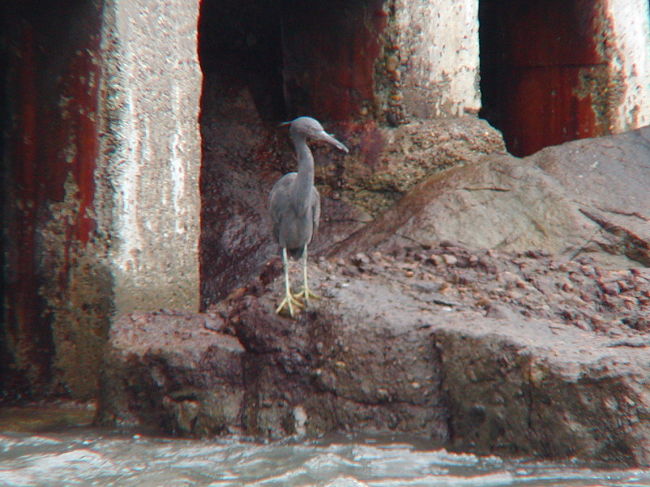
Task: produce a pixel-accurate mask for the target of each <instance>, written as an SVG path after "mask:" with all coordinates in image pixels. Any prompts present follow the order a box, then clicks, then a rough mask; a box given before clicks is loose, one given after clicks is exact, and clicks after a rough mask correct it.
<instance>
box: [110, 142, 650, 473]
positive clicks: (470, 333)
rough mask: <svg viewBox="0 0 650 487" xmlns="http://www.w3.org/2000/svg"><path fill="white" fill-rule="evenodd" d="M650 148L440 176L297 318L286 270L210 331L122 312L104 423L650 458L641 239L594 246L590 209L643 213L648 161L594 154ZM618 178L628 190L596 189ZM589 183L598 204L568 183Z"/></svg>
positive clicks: (315, 276)
mask: <svg viewBox="0 0 650 487" xmlns="http://www.w3.org/2000/svg"><path fill="white" fill-rule="evenodd" d="M646 142H647V130H646V129H644V130H641V131H637V132H635V133H631V134H627V135H626V136H624V137H623V136H622V137H621V138H607V139H603V140H596V141H592V143H593V144H594V147H595V148H594V149H590V148H589V147H588V145H589V144H588V142H580V144H585V146H584V147H582V146H579V145H576V144H578V143H572V144H567V145H566V146H564V148H555V149H553V150H549V151H548V152H542V153H540V154H538V155H537V156H536V157H537V158H539V159H536V158H534V157H532V158H529V159H526V160H523V161H522V160H516V159H514V158H510V157H507V156H499V157H497V156H490V158H489V159H487V160H486V161H485V162H483V163H480V164H475V165H473V166H466V167H460V168H454V169H451V170H450V171H447V172H445V173H443V174H442V175H441V176H438V177H435V178H433V179H430V180H429V181H427V182H425V183H424V184H422V185H421V186H419V187H418V188H417V189H415V190H414V191H413V192H412V193H411V194H409V195H408V196H406V197H405V198H404V200H402V202H401V203H399V204H398V206H397V207H396V208H395V209H394V210H391V211H389V212H388V213H387V214H386V215H385V216H384V217H382V218H380V219H379V220H378V221H377V222H376V223H373V224H370V225H368V226H367V227H366V229H364V230H363V231H361V232H359V233H358V234H356V235H354V236H353V237H352V238H350V239H348V240H347V241H346V242H345V243H344V244H341V245H339V246H338V248H337V253H336V254H335V257H334V258H332V259H330V260H327V259H321V260H320V261H319V264H318V266H316V265H312V266H311V269H310V277H311V285H312V287H313V289H314V290H315V291H316V292H317V293H319V294H320V295H322V296H323V299H322V300H318V301H315V302H314V303H312V304H311V306H310V308H309V309H308V310H306V311H304V312H302V313H301V314H300V315H299V316H298V318H297V319H295V320H292V319H288V318H284V317H280V316H277V315H276V314H275V313H274V308H275V305H276V304H277V297H278V296H280V294H281V292H282V290H283V289H282V284H283V283H282V282H281V280H279V279H273V276H274V275H275V274H276V273H277V270H278V269H279V266H277V265H275V264H274V263H272V264H271V265H269V266H267V268H266V269H265V270H264V272H263V273H262V275H260V277H259V278H258V279H256V280H252V281H250V282H249V284H248V285H247V286H245V287H242V288H240V289H238V290H237V291H236V292H234V293H231V294H230V296H229V298H228V299H226V300H224V301H222V302H220V303H219V304H218V305H217V306H216V307H214V309H213V310H212V311H211V312H213V313H216V315H215V316H219V318H218V319H216V318H213V320H216V321H217V322H215V323H213V324H210V325H207V326H206V324H205V323H204V322H203V321H202V320H204V319H205V315H192V316H190V315H164V314H156V315H140V316H136V317H134V318H130V317H126V318H123V319H122V320H120V322H119V326H117V327H116V328H115V329H114V330H113V333H112V335H111V341H110V344H109V348H108V353H107V368H106V373H105V376H104V381H105V389H106V391H108V392H107V393H105V398H104V400H103V401H102V405H101V406H100V417H101V418H103V419H104V420H105V421H108V422H111V421H118V422H119V421H122V422H123V423H126V424H138V423H142V422H144V423H148V424H157V425H158V426H159V427H163V428H165V429H166V431H175V432H177V433H183V434H194V435H196V434H210V433H215V432H227V431H237V432H243V433H246V434H252V435H259V436H263V437H282V436H286V435H291V434H296V433H297V434H303V433H304V434H309V435H319V434H323V433H328V432H339V431H359V432H369V431H374V432H394V433H407V434H412V435H417V436H420V437H426V438H429V439H430V440H431V441H432V443H435V444H436V445H443V444H444V445H446V446H448V447H451V448H457V449H462V450H465V449H470V450H473V451H478V452H483V453H488V452H489V453H503V454H526V455H537V456H541V457H546V458H568V457H577V458H580V459H584V460H597V461H603V460H604V461H612V462H623V463H628V464H637V465H650V353H648V350H649V349H650V335H649V334H648V330H649V328H650V324H649V321H648V320H649V318H650V273H649V272H650V270H649V269H648V268H647V267H640V266H639V262H642V263H643V262H645V260H644V259H645V257H643V256H644V255H645V254H644V253H643V249H644V246H643V245H644V244H643V241H644V240H643V231H644V229H643V228H641V229H640V230H639V229H638V228H635V229H632V227H631V226H626V227H624V228H625V231H626V232H628V233H621V231H619V230H616V232H613V233H611V232H607V233H605V234H598V231H599V229H600V228H601V227H600V225H597V224H596V223H594V221H593V220H592V219H589V218H586V217H585V213H584V212H585V211H587V212H589V211H599V212H601V213H602V214H606V215H610V214H611V215H614V216H612V218H614V217H616V216H621V217H625V218H628V217H629V218H632V219H638V220H643V219H644V218H646V215H648V204H650V202H649V201H648V200H647V198H646V199H644V198H642V196H643V194H641V191H642V189H643V185H642V184H638V183H637V182H636V181H634V182H633V181H629V184H625V183H624V181H625V179H626V178H628V179H630V178H631V179H635V180H643V179H644V178H646V174H647V172H646V171H647V168H648V166H647V161H648V160H650V159H646V160H642V161H640V162H639V165H636V166H634V165H633V166H630V164H629V162H628V161H627V160H625V161H618V162H617V161H616V160H613V159H612V160H610V163H609V165H608V167H607V171H613V172H611V173H610V172H607V171H606V172H603V173H602V174H600V175H599V174H597V173H596V172H594V171H597V170H598V167H599V165H594V162H593V161H592V162H591V163H588V160H587V159H585V157H586V156H585V154H590V152H589V151H590V150H595V151H596V152H597V153H599V154H601V153H603V151H605V149H607V144H617V146H618V145H620V147H621V150H622V151H624V152H625V151H626V150H628V152H626V154H627V155H628V156H630V157H632V156H634V157H637V158H638V157H641V156H642V155H643V154H645V152H644V151H645V150H646V149H647V144H646ZM603 144H605V145H603ZM576 147H581V150H580V151H578V152H575V151H574V149H575V148H576ZM626 147H628V149H625V148H626ZM632 148H633V150H632ZM562 150H566V152H562ZM572 151H573V152H572ZM599 151H600V152H599ZM635 151H636V152H635ZM555 152H556V153H555ZM562 154H565V155H562ZM568 154H573V156H571V157H574V158H576V159H575V160H571V159H570V158H569V156H568ZM608 154H609V153H608ZM562 160H564V161H568V162H567V163H568V164H571V165H572V166H571V168H565V169H562V168H560V166H559V164H560V163H561V162H562ZM581 171H592V172H591V173H590V176H589V177H583V178H579V175H580V174H582V172H581ZM603 171H605V170H603ZM614 176H616V177H618V178H620V180H621V181H623V182H622V183H620V184H619V183H617V184H613V185H610V186H606V187H600V186H599V184H600V181H602V182H603V183H604V182H606V181H608V180H609V179H612V178H613V177H614ZM578 179H583V180H585V181H587V183H586V184H587V185H589V186H591V187H594V193H593V194H592V193H591V192H590V191H588V190H587V188H586V187H584V188H583V187H582V186H580V187H579V188H578V189H579V190H578V189H576V188H572V187H571V184H577V183H575V181H577V180H578ZM572 191H575V193H576V194H577V195H578V196H576V197H572ZM610 192H611V193H613V194H611V195H610V194H608V193H610ZM619 193H625V194H619ZM634 195H636V196H634ZM605 196H607V199H606V198H605ZM610 205H611V206H610ZM623 206H625V212H627V213H629V214H626V215H618V212H619V210H620V211H623V210H622V209H621V208H622V207H623ZM612 208H614V209H615V211H610V210H611V209H612ZM436 212H437V213H436ZM608 218H609V217H608ZM617 224H618V225H619V226H620V227H623V225H624V224H625V222H622V223H621V222H618V223H617ZM606 228H609V227H607V226H606ZM617 228H618V227H617ZM633 232H636V233H634V235H636V237H638V238H636V237H635V238H636V240H635V238H632V237H631V236H630V235H631V234H632V233H633ZM621 235H623V237H621ZM621 238H625V239H627V240H625V242H626V245H619V246H618V247H616V246H614V245H612V242H613V241H616V239H621ZM467 239H469V240H471V242H470V243H471V244H472V245H471V246H470V245H463V243H464V241H465V240H467ZM608 242H609V243H608ZM481 246H488V247H489V246H492V247H495V246H497V247H501V248H511V249H521V251H504V250H494V249H487V250H486V249H481V248H480V247H481ZM540 249H541V250H540ZM603 249H604V251H603ZM617 249H618V250H617ZM630 249H635V250H634V251H629V250H630ZM588 250H589V251H593V252H590V253H589V254H587V251H588ZM597 251H598V252H597ZM610 252H612V253H610ZM612 256H614V258H612ZM616 263H618V264H621V266H620V267H619V268H615V267H614V268H612V264H616ZM605 264H607V265H605ZM296 274H299V273H298V272H296ZM295 278H296V279H299V276H298V275H296V276H295ZM294 282H295V281H294ZM149 322H152V323H153V322H155V323H156V326H155V327H153V328H155V329H152V330H150V329H149V328H150V326H149V325H148V324H147V323H149ZM131 329H133V330H135V331H134V332H133V333H134V336H135V337H136V338H137V339H135V340H133V339H130V338H129V337H130V336H131V335H130V334H131V331H129V330H131ZM215 329H216V330H219V331H222V332H223V333H229V334H232V335H235V336H236V337H237V339H235V338H234V337H226V336H225V335H222V334H220V332H219V331H217V332H215V331H211V330H215ZM178 330H182V333H183V335H182V336H179V335H176V333H177V331H178ZM213 341H214V346H211V345H210V344H211V343H212V342H213ZM160 343H163V344H164V346H161V345H160ZM190 345H191V346H190ZM211 347H212V348H211ZM209 350H213V351H212V352H210V353H208V351H209ZM214 350H216V351H214ZM217 352H218V353H217ZM205 356H209V357H215V358H214V360H213V359H210V360H209V361H208V362H207V363H209V364H210V365H209V367H206V366H204V365H201V364H203V363H204V362H205V360H204V359H200V358H197V357H205ZM161 364H164V366H161ZM234 364H237V365H234ZM120 391H122V392H120ZM124 391H126V392H124ZM188 391H189V392H188Z"/></svg>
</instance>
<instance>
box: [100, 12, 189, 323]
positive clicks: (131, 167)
mask: <svg viewBox="0 0 650 487" xmlns="http://www.w3.org/2000/svg"><path fill="white" fill-rule="evenodd" d="M104 8H105V10H104V26H103V32H102V39H103V45H102V48H103V51H104V54H105V65H104V76H103V80H104V83H103V86H102V93H101V97H102V100H103V103H104V107H103V117H104V120H105V128H104V135H103V137H102V139H101V144H102V151H101V153H102V159H101V161H100V170H99V171H98V172H97V177H96V180H97V187H98V190H97V194H98V199H99V202H98V203H97V204H96V206H97V207H98V217H99V222H100V227H101V228H102V229H103V230H104V232H105V235H106V236H107V238H109V239H110V250H109V256H108V262H109V266H110V271H111V273H112V275H113V278H114V291H115V297H114V303H115V314H116V315H119V314H121V313H123V312H127V311H132V310H152V309H157V308H173V309H183V310H197V309H198V303H199V292H198V289H199V274H198V239H199V214H200V210H199V204H200V203H199V191H198V179H199V170H200V165H201V147H200V134H199V125H198V114H199V99H200V93H201V71H200V68H199V64H198V55H197V42H198V41H197V21H198V9H199V1H198V0H192V1H187V0H172V1H165V2H151V1H147V0H110V1H107V2H106V4H105V7H104Z"/></svg>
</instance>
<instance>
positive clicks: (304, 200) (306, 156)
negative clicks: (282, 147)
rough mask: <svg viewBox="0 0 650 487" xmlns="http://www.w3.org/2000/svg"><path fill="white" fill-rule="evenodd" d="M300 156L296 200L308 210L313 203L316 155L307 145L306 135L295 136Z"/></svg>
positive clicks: (296, 180) (298, 155)
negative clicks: (313, 154) (312, 193)
mask: <svg viewBox="0 0 650 487" xmlns="http://www.w3.org/2000/svg"><path fill="white" fill-rule="evenodd" d="M293 144H294V146H295V148H296V156H297V157H298V176H297V177H296V179H295V182H294V184H295V192H294V195H295V197H296V199H295V202H296V203H297V204H299V205H300V206H301V207H303V206H304V209H305V210H307V209H308V208H309V206H310V205H311V192H312V188H313V186H314V157H313V156H312V154H311V151H310V150H309V147H308V146H307V141H306V139H305V137H300V136H296V137H293Z"/></svg>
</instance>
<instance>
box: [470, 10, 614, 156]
mask: <svg viewBox="0 0 650 487" xmlns="http://www.w3.org/2000/svg"><path fill="white" fill-rule="evenodd" d="M479 5H480V6H479V22H480V31H479V35H480V48H481V93H482V105H483V109H482V111H481V114H480V116H481V117H482V118H485V119H486V120H488V121H489V122H490V123H492V125H494V126H495V127H496V128H498V129H500V130H501V131H502V132H503V135H504V139H505V141H506V145H507V147H508V150H509V151H510V152H511V153H513V154H514V155H517V156H525V155H528V154H531V153H533V152H536V151H538V150H539V149H542V148H543V147H546V146H549V145H555V144H560V143H563V142H566V141H569V140H574V139H579V138H584V137H591V136H596V135H603V134H605V133H607V132H608V126H609V123H608V106H609V105H608V94H607V91H608V90H607V87H608V72H607V64H606V62H605V59H604V46H602V45H599V42H601V41H600V40H599V39H600V38H602V36H600V35H599V33H600V32H602V30H603V25H604V24H603V21H602V18H603V14H602V9H603V6H602V1H600V0H596V1H594V0H569V1H567V0H544V1H540V0H534V1H526V2H522V1H520V0H481V2H480V4H479Z"/></svg>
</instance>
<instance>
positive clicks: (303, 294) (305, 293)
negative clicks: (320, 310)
mask: <svg viewBox="0 0 650 487" xmlns="http://www.w3.org/2000/svg"><path fill="white" fill-rule="evenodd" d="M296 297H297V298H302V299H304V301H305V304H309V300H310V299H320V298H321V297H320V296H319V295H318V294H316V293H313V292H311V289H309V288H308V287H304V288H303V289H302V291H300V292H299V293H298V294H296Z"/></svg>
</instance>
